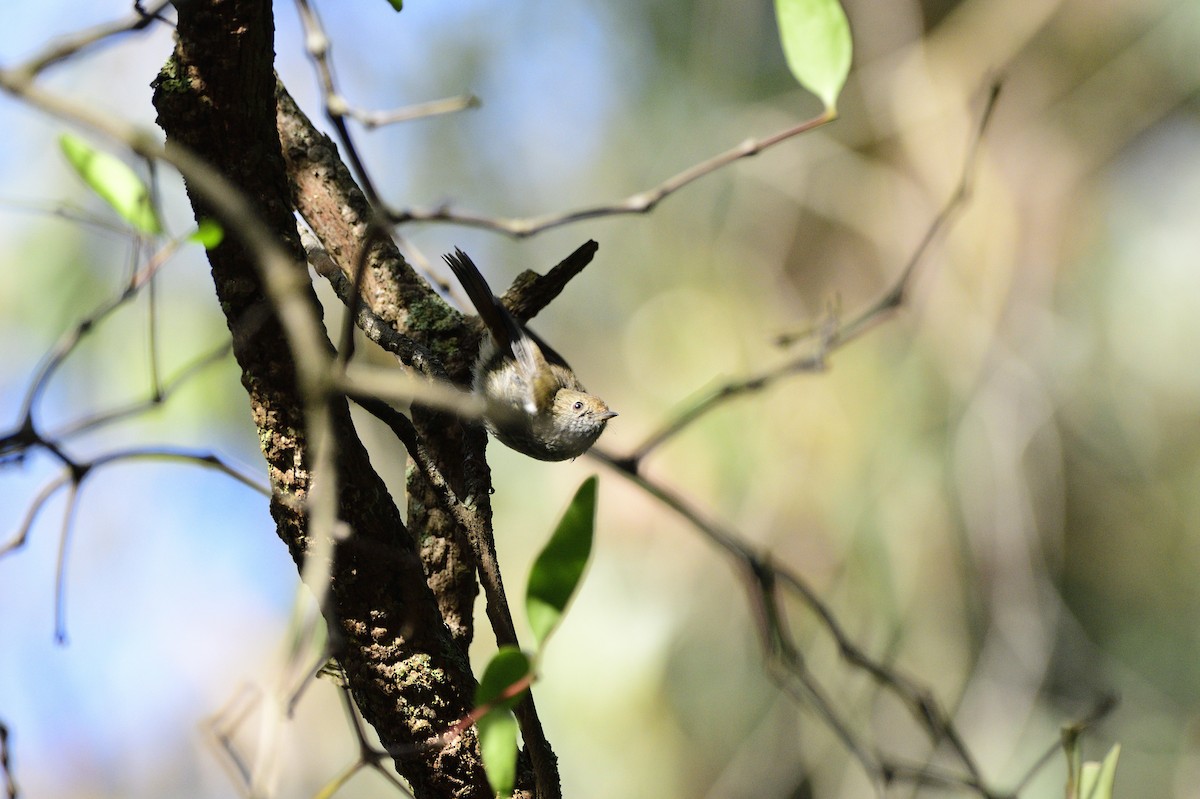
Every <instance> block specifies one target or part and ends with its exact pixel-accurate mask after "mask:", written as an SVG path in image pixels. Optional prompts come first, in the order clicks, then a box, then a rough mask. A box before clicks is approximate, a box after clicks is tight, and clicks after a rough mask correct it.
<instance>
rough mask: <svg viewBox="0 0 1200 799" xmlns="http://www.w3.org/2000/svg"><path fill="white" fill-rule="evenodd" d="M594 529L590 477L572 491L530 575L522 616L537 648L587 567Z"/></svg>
mask: <svg viewBox="0 0 1200 799" xmlns="http://www.w3.org/2000/svg"><path fill="white" fill-rule="evenodd" d="M595 526H596V477H595V476H592V477H589V478H588V479H587V480H584V481H583V485H581V486H580V487H579V490H578V491H576V492H575V497H574V499H572V500H571V504H570V505H568V506H567V510H566V512H565V513H564V514H563V517H562V520H561V521H559V523H558V527H557V528H555V530H554V535H552V536H551V537H550V540H549V541H547V542H546V547H545V549H543V550H542V552H541V554H540V555H538V557H537V560H536V561H534V563H533V569H532V570H531V571H530V573H529V588H528V589H527V590H526V592H525V613H526V616H527V617H528V618H529V626H530V627H531V628H532V629H533V634H534V636H535V637H536V638H537V641H538V646H539V647H541V646H542V645H543V644H544V643H545V642H546V637H547V636H549V635H550V633H551V632H552V631H553V630H554V628H555V627H557V626H558V622H559V621H560V620H561V619H562V615H563V611H565V610H566V608H567V603H568V602H570V601H571V596H572V595H573V594H574V593H575V589H576V588H578V587H579V580H580V578H582V577H583V569H584V567H585V566H587V562H588V556H589V555H590V554H591V551H592V533H593V531H594V529H595Z"/></svg>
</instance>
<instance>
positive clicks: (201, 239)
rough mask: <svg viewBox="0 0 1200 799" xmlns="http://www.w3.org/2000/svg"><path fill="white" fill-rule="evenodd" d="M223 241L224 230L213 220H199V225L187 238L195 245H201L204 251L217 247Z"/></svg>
mask: <svg viewBox="0 0 1200 799" xmlns="http://www.w3.org/2000/svg"><path fill="white" fill-rule="evenodd" d="M224 239H225V228H223V227H221V224H220V223H219V222H217V221H216V220H215V219H207V218H206V219H201V220H200V224H199V225H197V226H196V229H195V230H194V231H192V234H191V235H190V236H188V241H194V242H196V243H197V244H200V245H203V247H204V249H206V250H211V249H213V248H214V247H216V246H218V245H219V244H220V243H221V242H222V241H223V240H224Z"/></svg>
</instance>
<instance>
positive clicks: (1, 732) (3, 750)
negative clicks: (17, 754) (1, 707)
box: [0, 722, 17, 799]
mask: <svg viewBox="0 0 1200 799" xmlns="http://www.w3.org/2000/svg"><path fill="white" fill-rule="evenodd" d="M0 772H3V773H4V795H5V796H6V797H8V799H17V781H16V778H15V777H13V770H12V761H11V760H9V754H8V726H7V725H6V724H4V723H3V722H0Z"/></svg>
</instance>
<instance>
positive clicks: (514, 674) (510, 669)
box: [475, 646, 533, 708]
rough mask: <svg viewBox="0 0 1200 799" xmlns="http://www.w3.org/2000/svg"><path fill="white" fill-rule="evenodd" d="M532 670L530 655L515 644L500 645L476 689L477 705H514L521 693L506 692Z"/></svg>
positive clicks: (508, 706) (504, 706)
mask: <svg viewBox="0 0 1200 799" xmlns="http://www.w3.org/2000/svg"><path fill="white" fill-rule="evenodd" d="M532 670H533V668H532V665H531V664H530V662H529V657H528V656H527V655H526V654H525V653H524V652H522V651H521V650H519V649H517V648H516V647H515V646H502V647H500V650H499V651H498V652H496V654H494V655H492V659H491V661H489V662H488V664H487V668H486V669H484V670H483V679H481V680H480V681H479V687H478V688H477V689H475V706H476V707H483V706H485V705H495V706H496V707H502V708H510V707H512V706H513V705H515V704H516V703H517V701H518V700H520V698H521V693H520V692H518V693H517V694H516V695H515V696H506V694H507V693H508V692H509V691H510V690H511V689H512V687H513V686H514V685H516V684H518V683H520V682H521V681H522V680H525V679H526V678H528V677H529V673H530V672H531V671H532Z"/></svg>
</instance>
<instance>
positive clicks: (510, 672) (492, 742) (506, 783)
mask: <svg viewBox="0 0 1200 799" xmlns="http://www.w3.org/2000/svg"><path fill="white" fill-rule="evenodd" d="M531 671H532V666H531V664H530V662H529V658H528V657H527V656H526V655H525V653H524V652H522V651H521V650H519V649H517V648H516V647H515V646H505V647H501V648H500V651H498V652H497V653H496V654H495V655H493V656H492V659H491V661H490V662H489V663H488V665H487V668H486V669H484V671H483V679H481V680H480V681H479V687H478V688H477V689H475V707H479V708H482V707H487V708H488V710H487V712H486V713H484V714H483V715H482V716H481V717H480V718H479V720H478V721H477V722H475V728H476V730H477V731H478V733H479V752H480V755H482V757H483V769H484V771H486V772H487V777H488V783H489V784H490V785H491V786H492V790H493V791H494V792H495V793H496V795H497V796H509V795H510V794H512V791H513V784H514V782H515V780H516V778H517V720H516V718H515V717H514V716H513V714H512V708H513V706H514V705H516V704H517V702H519V701H520V699H521V697H522V696H523V695H524V694H525V688H524V687H522V688H520V689H519V690H514V689H515V686H518V685H520V684H521V683H522V682H526V681H528V679H529V675H530V673H531Z"/></svg>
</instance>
